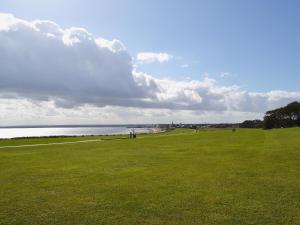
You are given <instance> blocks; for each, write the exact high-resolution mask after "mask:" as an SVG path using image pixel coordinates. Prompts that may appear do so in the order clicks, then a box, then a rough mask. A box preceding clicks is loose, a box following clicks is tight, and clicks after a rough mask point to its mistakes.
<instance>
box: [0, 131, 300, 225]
mask: <svg viewBox="0 0 300 225" xmlns="http://www.w3.org/2000/svg"><path fill="white" fill-rule="evenodd" d="M139 137H141V138H138V139H136V140H114V141H104V142H90V143H77V144H68V145H59V146H39V147H24V148H15V149H14V148H10V149H0V171H1V172H0V224H7V225H13V224H36V225H43V224H51V225H52V224H62V225H68V224H70V225H71V224H72V225H75V224H92V225H96V224H103V225H104V224H107V225H113V224H120V225H127V224H128V225H134V224H149V225H150V224H151V225H154V224H164V225H165V224H172V225H173V224H187V225H191V224H201V225H202V224H218V225H219V224H224V225H225V224H226V225H229V224H243V225H244V224H259V225H262V224H274V225H275V224H276V225H279V224H291V225H297V224H300V129H299V128H293V129H278V130H268V131H264V130H256V129H252V130H251V129H238V130H237V132H235V133H233V132H231V131H230V130H226V129H223V130H222V129H216V130H213V129H211V130H210V129H208V130H204V131H200V132H199V133H194V132H191V130H184V129H177V130H175V131H172V132H168V133H165V134H154V135H143V136H139ZM92 138H99V137H92ZM80 139H91V137H84V138H60V139H58V138H54V139H52V138H47V139H26V140H6V141H3V140H2V141H0V146H5V145H18V144H34V143H46V142H48V143H49V142H58V141H71V140H72V141H74V140H75V141H76V140H80Z"/></svg>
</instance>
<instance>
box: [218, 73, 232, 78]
mask: <svg viewBox="0 0 300 225" xmlns="http://www.w3.org/2000/svg"><path fill="white" fill-rule="evenodd" d="M220 77H221V78H227V77H230V73H228V72H222V73H221V74H220Z"/></svg>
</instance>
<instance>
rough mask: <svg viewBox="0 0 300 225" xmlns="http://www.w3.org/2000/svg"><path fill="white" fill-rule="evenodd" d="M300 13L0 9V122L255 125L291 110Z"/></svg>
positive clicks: (293, 4)
mask: <svg viewBox="0 0 300 225" xmlns="http://www.w3.org/2000/svg"><path fill="white" fill-rule="evenodd" d="M299 9H300V1H296V0H294V1H292V0H285V1H284V0H282V1H276V0H272V1H271V0H260V1H259V0H251V1H246V0H226V1H225V0H218V1H217V0H209V1H208V0H207V1H201V0H189V1H183V0H182V1H179V0H163V1H162V0H151V1H150V0H149V1H146V0H85V1H82V0H1V2H0V123H2V124H6V125H19V124H25V125H27V124H88V123H91V124H94V123H98V124H101V123H102V124H105V123H106V124H108V123H109V124H111V123H168V122H170V121H172V120H173V121H175V122H186V123H192V122H197V123H205V122H212V123H213V122H241V121H243V120H245V119H261V118H263V115H264V112H265V111H266V110H270V109H274V108H276V107H280V106H283V105H285V104H288V103H290V102H292V101H300V89H299V83H300V41H299V40H300V29H299V27H300V14H299ZM72 27H76V28H72ZM77 28H83V29H77ZM2 53H4V54H2ZM20 81H21V82H20Z"/></svg>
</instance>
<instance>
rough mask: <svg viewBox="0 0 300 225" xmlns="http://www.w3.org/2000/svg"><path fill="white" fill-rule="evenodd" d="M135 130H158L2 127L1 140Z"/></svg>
mask: <svg viewBox="0 0 300 225" xmlns="http://www.w3.org/2000/svg"><path fill="white" fill-rule="evenodd" d="M133 129H134V132H136V133H153V132H157V129H154V128H151V127H135V128H134V127H132V126H115V125H114V126H93V127H89V126H79V127H76V126H74V127H64V126H59V127H2V128H0V139H9V138H22V137H50V136H90V135H116V134H129V133H130V132H132V131H133Z"/></svg>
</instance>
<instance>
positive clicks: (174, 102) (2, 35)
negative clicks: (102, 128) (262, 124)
mask: <svg viewBox="0 0 300 225" xmlns="http://www.w3.org/2000/svg"><path fill="white" fill-rule="evenodd" d="M0 53H1V54H0V100H1V101H0V109H1V110H2V113H3V114H2V115H5V116H13V115H15V119H16V120H18V118H25V117H26V118H27V117H28V118H29V119H28V120H27V121H30V118H31V115H35V116H34V118H35V119H37V118H39V115H41V118H44V119H45V118H46V117H47V115H48V116H50V115H51V116H50V117H49V118H56V119H55V120H54V119H53V120H54V122H55V121H58V120H62V121H68V118H73V119H70V120H72V121H73V120H74V118H82V119H78V121H81V122H84V123H85V121H94V119H93V118H94V117H97V118H98V116H99V117H103V118H110V120H111V121H117V122H119V121H120V120H121V118H122V116H121V115H122V114H123V115H124V117H123V119H124V120H123V121H127V120H126V117H128V118H131V119H132V120H134V118H136V119H137V120H138V121H143V122H147V121H148V119H149V118H150V117H151V116H153V118H152V121H153V120H156V119H157V118H155V116H156V115H158V114H160V113H161V114H163V115H166V116H165V117H163V116H161V117H160V118H161V119H162V120H163V118H165V120H167V118H170V116H173V117H174V118H175V117H176V118H182V119H181V121H183V119H184V116H183V115H186V116H187V117H186V118H190V119H186V121H188V120H192V118H194V119H196V118H201V115H202V114H201V113H199V112H200V111H201V112H203V113H205V115H212V116H213V115H219V116H220V117H219V118H223V119H224V120H225V119H226V116H224V117H222V116H221V115H224V114H226V115H227V116H228V113H229V112H236V113H232V115H233V114H239V115H241V114H242V115H250V114H251V115H252V114H253V115H258V114H259V115H260V114H261V113H262V112H264V111H266V110H268V109H272V108H275V107H278V106H282V105H284V104H287V103H289V102H291V101H295V100H300V92H287V91H271V92H266V93H252V92H247V91H245V90H242V89H241V88H240V87H238V86H219V85H218V84H217V81H216V80H214V79H210V78H208V77H206V78H204V79H203V80H185V81H176V80H172V79H157V78H155V77H154V76H152V75H149V74H146V73H143V72H140V71H137V70H136V69H134V68H133V65H132V64H133V63H132V57H131V56H130V55H129V54H128V53H127V51H126V48H125V46H124V44H122V42H121V41H119V40H106V39H103V38H100V37H94V35H93V34H91V33H89V32H88V31H87V30H85V29H83V28H74V27H73V28H69V29H63V28H61V27H60V26H59V25H58V24H56V23H54V22H51V21H41V20H36V21H25V20H21V19H18V18H15V17H14V16H12V15H10V14H0ZM151 54H152V53H151ZM153 54H154V55H155V54H156V53H153ZM159 54H162V55H159ZM159 54H158V56H157V55H155V56H151V57H148V58H147V54H146V56H145V55H144V56H143V55H142V56H140V59H142V61H143V60H144V61H147V60H150V61H151V60H156V61H161V62H163V61H167V60H170V57H171V56H169V55H168V54H167V56H166V55H164V54H166V53H159ZM148 56H149V55H148ZM13 103H18V104H17V106H16V108H15V109H13V108H9V107H7V105H10V104H13ZM32 104H33V105H35V107H32V106H31V105H32ZM41 105H42V106H41ZM99 107H101V109H99ZM4 108H5V110H4ZM41 108H45V109H47V110H46V111H43V110H40V109H41ZM18 109H20V110H18ZM48 109H49V110H48ZM125 109H126V110H125ZM88 110H90V111H91V112H93V114H89V113H87V111H88ZM10 111H13V112H12V113H9V112H10ZM39 111H40V112H41V113H40V114H39V113H37V112H39ZM97 111H98V112H97ZM113 111H114V112H115V114H109V113H110V112H113ZM126 111H127V113H126ZM67 112H68V113H67ZM105 112H107V113H108V114H107V115H111V117H109V116H108V117H105V115H106V114H105ZM137 112H140V113H139V114H138V115H139V116H132V117H131V116H130V115H128V113H131V114H132V115H136V114H137ZM208 112H211V113H208ZM84 113H85V114H86V115H90V116H88V117H85V116H84V115H83V114H84ZM97 113H98V114H97ZM175 113H178V114H176V115H177V116H176V115H175ZM195 113H196V114H195ZM20 114H22V115H23V114H24V115H23V116H21V115H20ZM125 114H126V116H125ZM195 115H196V116H195ZM228 117H229V116H228ZM242 117H243V116H239V118H242ZM113 118H114V119H113ZM215 119H216V118H215ZM24 120H25V119H24ZM207 120H208V119H207ZM216 120H217V119H216ZM0 121H6V120H5V118H3V117H2V119H0ZM41 121H42V119H41ZM128 121H129V119H128ZM54 122H53V123H54ZM99 122H102V121H99ZM133 122H134V121H133ZM148 122H149V121H148Z"/></svg>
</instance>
